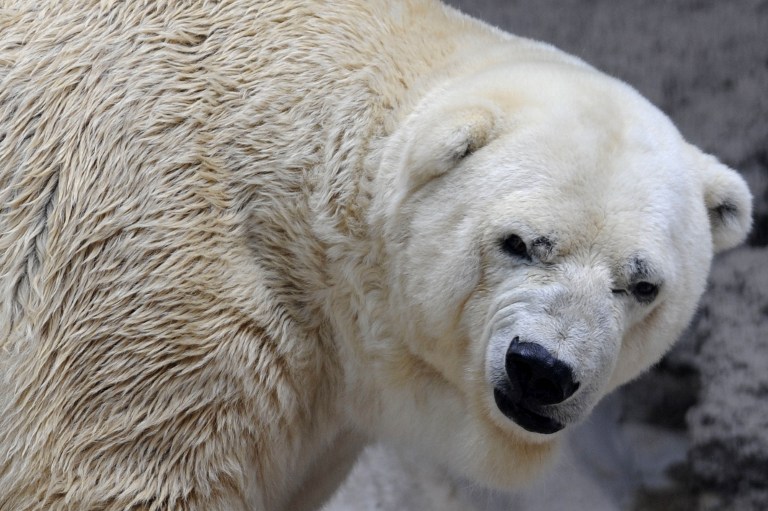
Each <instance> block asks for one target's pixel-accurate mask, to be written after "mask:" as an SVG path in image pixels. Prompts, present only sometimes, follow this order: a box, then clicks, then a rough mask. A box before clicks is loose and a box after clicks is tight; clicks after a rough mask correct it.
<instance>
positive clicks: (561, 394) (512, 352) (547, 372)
mask: <svg viewBox="0 0 768 511" xmlns="http://www.w3.org/2000/svg"><path fill="white" fill-rule="evenodd" d="M506 370H507V376H508V378H509V381H510V384H511V385H512V387H513V388H514V390H515V392H514V393H515V394H516V395H517V396H519V399H520V401H521V402H523V403H525V404H528V405H530V406H542V405H554V404H558V403H562V402H563V401H565V400H566V399H568V398H569V397H571V396H572V395H573V394H574V393H575V392H576V390H577V389H578V388H579V384H578V383H577V382H574V381H573V373H572V371H571V369H570V367H568V366H567V365H566V364H564V363H563V362H562V361H560V360H558V359H556V358H555V357H553V356H552V355H550V354H549V352H548V351H547V350H546V348H544V347H543V346H541V345H540V344H536V343H531V342H520V340H519V338H517V337H515V339H513V341H512V343H510V345H509V348H508V350H507V359H506Z"/></svg>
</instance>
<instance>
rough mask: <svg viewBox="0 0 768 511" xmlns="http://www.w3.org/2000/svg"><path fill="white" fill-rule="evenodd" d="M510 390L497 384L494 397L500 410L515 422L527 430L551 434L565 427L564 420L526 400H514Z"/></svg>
mask: <svg viewBox="0 0 768 511" xmlns="http://www.w3.org/2000/svg"><path fill="white" fill-rule="evenodd" d="M508 390H509V389H504V385H503V384H502V385H497V386H495V387H494V389H493V398H494V400H495V401H496V406H497V407H498V409H499V411H501V413H503V414H504V415H505V416H506V417H507V418H508V419H511V420H512V421H513V422H514V423H515V424H517V425H518V426H520V427H521V428H523V429H524V430H526V431H530V432H532V433H540V434H542V435H551V434H553V433H557V432H558V431H560V430H561V429H563V428H565V424H563V423H562V422H560V421H558V420H556V419H553V418H552V417H548V416H546V415H543V414H541V413H539V412H538V411H534V410H533V409H531V407H527V406H526V405H525V403H524V402H521V401H516V400H513V399H512V397H511V396H510V395H509V392H508Z"/></svg>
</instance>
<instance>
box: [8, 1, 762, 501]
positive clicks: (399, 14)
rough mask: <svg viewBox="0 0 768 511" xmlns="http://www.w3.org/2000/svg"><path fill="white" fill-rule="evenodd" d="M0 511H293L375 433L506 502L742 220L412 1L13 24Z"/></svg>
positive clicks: (656, 116)
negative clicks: (504, 492) (496, 490)
mask: <svg viewBox="0 0 768 511" xmlns="http://www.w3.org/2000/svg"><path fill="white" fill-rule="evenodd" d="M0 41H1V42H2V44H1V45H0V84H2V86H0V163H1V165H0V204H2V209H0V233H1V234H0V279H1V280H0V286H1V287H0V297H2V298H0V300H1V301H0V346H1V347H2V356H1V357H0V510H2V511H11V510H12V511H25V510H110V511H112V510H114V511H116V510H134V511H138V510H145V511H147V510H152V511H158V510H171V509H173V510H188V511H197V510H206V511H223V510H269V511H280V510H290V511H297V510H302V509H314V508H316V507H317V506H319V505H321V503H322V502H323V501H324V499H325V498H326V497H327V496H328V495H329V494H330V493H331V492H332V491H333V488H334V487H335V485H337V484H338V482H339V481H340V480H341V479H342V478H343V477H344V474H345V471H346V470H347V469H348V467H349V466H350V464H351V463H352V462H353V461H354V459H355V457H356V455H357V453H358V451H359V449H360V447H361V446H362V445H363V444H364V443H365V442H367V441H368V440H370V439H373V438H377V439H384V440H385V441H388V442H390V443H392V444H395V445H399V446H401V447H404V448H408V449H412V450H414V451H415V452H419V453H423V455H424V457H425V459H429V460H431V461H432V462H433V463H437V464H441V465H443V466H445V467H448V468H449V469H450V470H452V471H455V472H456V473H458V474H462V475H464V476H466V477H468V478H470V479H472V480H474V481H477V482H478V483H480V484H483V485H487V486H491V487H502V488H505V487H512V486H515V485H519V484H523V483H524V482H525V481H527V480H529V479H530V478H531V477H533V476H535V475H536V474H537V473H539V472H540V471H541V470H542V467H545V466H546V465H547V461H548V460H549V459H550V458H551V457H552V456H553V453H555V452H556V450H557V444H558V440H559V438H561V437H562V432H563V431H564V430H565V431H567V430H568V429H569V427H570V426H572V425H573V424H575V423H577V422H578V421H579V420H581V419H582V418H583V417H584V416H585V415H586V414H588V413H589V411H590V409H591V408H592V407H593V406H594V405H595V403H596V402H597V401H598V400H599V399H600V398H601V397H602V396H603V395H605V394H606V393H607V392H609V391H611V390H612V389H614V388H615V387H617V386H618V385H620V384H622V383H623V382H626V381H627V380H629V379H631V378H633V377H634V376H636V375H637V374H638V373H640V372H642V371H643V370H644V369H646V368H648V367H649V366H650V365H651V364H652V363H653V362H654V361H656V360H658V358H659V357H660V356H661V355H662V354H663V353H664V351H665V350H667V349H668V348H669V346H670V345H671V344H672V342H673V341H674V339H675V338H676V337H677V336H678V335H679V334H680V332H681V331H682V329H683V328H684V327H685V326H686V324H687V323H688V321H689V320H690V318H691V316H692V314H693V312H694V309H695V307H696V303H697V301H698V299H699V297H700V296H701V294H702V292H703V290H704V286H705V281H706V277H707V273H708V269H709V266H710V262H711V259H712V256H713V253H715V252H718V251H721V250H724V249H727V248H729V247H732V246H734V245H735V244H737V243H739V242H740V241H742V240H743V239H744V237H745V235H746V233H747V232H748V230H749V227H750V217H751V197H750V194H749V191H748V189H747V187H746V186H745V184H744V182H743V181H742V179H741V178H740V177H739V176H738V175H737V173H736V172H734V171H733V170H731V169H729V168H727V167H726V166H724V165H722V164H721V163H719V162H718V161H717V160H716V159H714V158H713V157H711V156H707V155H705V154H703V153H702V152H700V151H699V150H698V149H696V148H694V147H692V146H691V145H689V144H688V143H686V142H685V141H684V140H683V139H682V137H681V135H680V134H679V133H678V132H677V131H676V129H675V128H674V127H673V125H672V124H671V123H670V121H669V120H668V119H667V118H666V117H665V116H664V115H663V114H662V113H661V112H659V111H658V110H657V109H655V108H654V107H653V106H651V105H650V104H649V103H648V102H646V101H645V100H644V99H643V98H642V97H640V96H639V95H638V94H637V93H636V92H635V91H633V90H632V89H631V88H630V87H629V86H627V85H625V84H623V83H621V82H619V81H617V80H615V79H613V78H610V77H607V76H605V75H603V74H601V73H599V72H598V71H596V70H595V69H593V68H591V67H590V66H588V65H587V64H585V63H583V62H581V61H580V60H578V59H576V58H574V57H570V56H568V55H566V54H563V53H562V52H560V51H558V50H556V49H554V48H552V47H550V46H547V45H544V44H541V43H537V42H532V41H528V40H525V39H521V38H517V37H514V36H511V35H508V34H505V33H502V32H500V31H498V30H496V29H493V28H491V27H489V26H487V25H485V24H483V23H480V22H478V21H476V20H473V19H471V18H469V17H466V16H464V15H462V14H460V13H459V12H457V11H455V10H453V9H451V8H448V7H446V6H444V5H442V4H440V3H438V2H437V1H435V0H387V1H385V0H339V1H333V2H326V1H320V0H301V1H298V0H282V1H276V0H228V1H220V2H213V1H203V0H199V1H197V0H190V1H188V2H177V1H170V0H161V1H158V2H112V1H96V0H91V1H82V0H61V1H58V2H43V1H39V2H38V1H32V2H30V1H27V0H23V1H22V0H18V1H13V0H6V1H5V2H4V4H3V10H2V16H0Z"/></svg>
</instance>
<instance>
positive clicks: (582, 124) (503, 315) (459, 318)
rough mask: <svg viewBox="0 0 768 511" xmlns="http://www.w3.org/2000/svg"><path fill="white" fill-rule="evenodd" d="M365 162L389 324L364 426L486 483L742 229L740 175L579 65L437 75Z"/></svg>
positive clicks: (572, 406)
mask: <svg viewBox="0 0 768 511" xmlns="http://www.w3.org/2000/svg"><path fill="white" fill-rule="evenodd" d="M378 172H379V173H378V177H377V178H376V179H377V183H376V185H375V190H376V196H375V198H374V202H373V205H372V209H371V225H372V226H373V227H372V229H374V230H375V232H376V233H378V235H379V236H380V237H381V239H382V244H383V246H384V251H385V253H386V257H385V260H386V269H385V274H386V279H387V283H386V286H387V289H388V304H387V307H386V308H387V310H388V311H389V314H390V316H389V318H388V319H387V321H388V322H389V323H391V325H392V326H391V327H389V337H390V339H389V340H388V341H387V346H386V349H382V350H380V352H379V355H378V356H377V358H376V360H375V363H374V364H373V365H372V367H370V368H367V369H366V370H370V371H371V375H372V379H373V380H374V381H376V382H379V383H380V385H379V387H378V390H377V392H378V395H377V399H376V403H377V405H376V413H375V414H374V416H375V418H373V419H371V423H372V424H370V425H369V426H370V427H372V428H374V429H377V430H378V432H379V433H381V434H382V435H383V436H385V437H390V438H393V439H395V440H397V441H400V442H403V443H406V444H408V445H409V446H411V447H413V448H414V449H417V450H422V451H423V452H424V453H425V454H426V455H429V456H432V457H433V458H435V459H437V460H438V461H442V462H443V463H444V464H445V465H447V466H449V467H451V468H453V469H456V470H457V471H459V472H461V473H463V474H465V475H467V476H469V477H470V478H472V479H474V480H477V481H480V482H482V483H485V484H488V485H491V486H509V485H510V484H515V483H517V482H520V481H523V480H525V479H526V478H527V477H528V476H530V475H532V474H535V473H536V472H537V471H538V468H539V467H541V466H542V465H544V463H543V462H544V461H545V460H547V459H549V458H550V457H551V456H550V455H551V454H552V453H553V452H554V451H553V447H554V446H555V445H556V442H555V441H554V440H555V439H556V438H557V437H558V436H559V432H560V431H562V430H564V429H567V428H568V427H569V426H571V425H573V424H576V423H577V422H579V421H580V420H581V419H583V418H584V417H585V416H586V415H587V414H588V413H589V412H590V410H591V409H592V408H593V407H594V406H595V404H596V403H597V402H598V400H599V399H600V398H601V397H602V396H604V395H605V394H606V393H607V392H609V391H611V390H612V389H614V388H616V387H617V386H618V385H620V384H622V383H624V382H626V381H628V380H630V379H632V378H634V377H635V376H637V375H638V374H639V373H641V372H642V371H644V370H646V369H647V368H649V367H650V366H651V365H652V364H653V363H654V362H656V361H658V360H659V358H660V357H661V356H662V355H663V354H664V352H665V351H666V350H667V349H669V347H670V346H671V345H672V343H673V342H674V340H675V339H676V338H677V337H678V336H679V335H680V334H681V332H682V331H683V329H684V328H685V327H686V325H687V324H688V323H689V321H690V320H691V317H692V315H693V313H694V311H695V308H696V304H697V302H698V300H699V298H700V296H701V294H702V293H703V291H704V288H705V284H706V278H707V274H708V271H709V267H710V263H711V260H712V256H713V254H714V253H716V252H718V251H721V250H724V249H727V248H729V247H732V246H734V245H735V244H737V243H739V242H741V241H742V240H743V239H744V238H745V236H746V234H747V232H748V230H749V227H750V223H751V220H750V218H751V197H750V194H749V191H748V189H747V187H746V185H745V183H744V181H743V180H742V179H741V178H740V177H739V176H738V174H737V173H736V172H734V171H733V170H731V169H729V168H727V167H726V166H724V165H722V164H721V163H719V162H718V161H717V160H716V159H715V158H713V157H710V156H707V155H705V154H703V153H702V152H700V151H699V150H698V149H696V148H694V147H693V146H691V145H689V144H688V143H686V142H685V141H684V140H683V138H682V137H681V135H680V134H679V133H678V131H677V130H676V129H675V127H674V126H673V125H672V123H671V122H670V121H669V119H668V118H667V117H666V116H665V115H664V114H663V113H661V112H660V111H659V110H657V109H656V108H654V107H653V106H652V105H651V104H650V103H648V102H647V101H646V100H645V99H643V98H642V97H641V96H640V95H639V94H637V93H636V92H635V91H634V90H633V89H631V88H630V87H629V86H627V85H625V84H623V83H621V82H619V81H618V80H615V79H612V78H609V77H606V76H604V75H601V74H599V73H597V72H596V71H594V70H592V69H591V68H589V67H587V66H586V65H580V64H578V63H560V62H547V61H543V62H533V63H524V64H521V63H516V64H514V65H495V66H492V67H491V68H489V69H486V70H484V71H482V72H479V73H474V74H472V75H471V76H468V77H464V78H458V79H455V80H451V81H448V82H447V83H445V84H443V85H442V86H440V87H438V88H436V89H434V90H433V91H432V92H430V93H429V94H427V95H426V97H425V98H424V99H423V100H422V101H421V102H420V103H419V104H418V105H417V106H416V107H415V108H414V110H413V112H412V113H410V115H409V116H407V118H405V119H404V120H403V122H402V123H401V124H400V126H399V127H398V129H397V130H396V131H395V132H394V133H393V134H392V135H391V136H389V137H388V139H387V140H386V142H385V146H384V148H383V150H382V157H381V163H380V168H379V170H378ZM373 342H375V341H373Z"/></svg>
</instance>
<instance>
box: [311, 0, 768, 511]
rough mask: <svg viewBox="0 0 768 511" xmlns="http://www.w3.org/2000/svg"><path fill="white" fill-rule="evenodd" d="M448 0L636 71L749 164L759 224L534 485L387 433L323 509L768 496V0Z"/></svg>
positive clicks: (673, 505)
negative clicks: (444, 459)
mask: <svg viewBox="0 0 768 511" xmlns="http://www.w3.org/2000/svg"><path fill="white" fill-rule="evenodd" d="M451 3H452V4H454V5H456V6H457V7H459V8H460V9H462V10H464V11H465V12H468V13H470V14H472V15H474V16H477V17H479V18H482V19H485V20H487V21H489V22H490V23H492V24H494V25H497V26H500V27H502V28H504V29H506V30H509V31H511V32H514V33H516V34H519V35H524V36H527V37H531V38H534V39H540V40H544V41H547V42H550V43H553V44H554V45H556V46H558V47H560V48H562V49H564V50H566V51H568V52H570V53H573V54H575V55H578V56H580V57H582V58H583V59H584V60H586V61H588V62H590V63H592V64H593V65H595V66H596V67H598V68H600V69H602V70H604V71H606V72H608V73H610V74H612V75H614V76H617V77H619V78H621V79H623V80H625V81H627V82H628V83H630V84H632V85H633V86H634V87H636V88H637V89H638V90H640V92H641V93H643V94H644V95H645V96H646V97H648V98H649V99H650V100H651V101H653V102H654V103H655V104H656V105H658V106H659V107H660V108H662V109H663V110H664V111H665V112H666V113H667V114H668V115H670V116H671V117H672V119H673V120H674V121H675V123H676V124H677V125H678V127H679V128H680V130H681V131H682V132H683V134H684V135H685V136H686V137H687V138H688V139H689V140H691V141H692V142H694V143H695V144H697V145H699V146H700V147H702V148H704V149H705V150H706V151H708V152H711V153H713V154H716V155H717V156H719V157H720V159H721V160H723V161H724V162H725V163H727V164H729V165H731V166H733V167H735V168H738V169H739V170H741V171H742V173H743V175H744V176H745V177H746V179H747V180H748V182H749V184H750V187H751V188H752V191H753V194H754V195H755V199H756V210H755V229H754V232H753V234H752V236H751V237H750V239H749V242H748V245H747V246H745V247H742V248H739V249H736V250H733V251H731V252H729V253H727V254H724V255H722V256H720V257H718V258H717V259H716V261H715V263H714V267H713V273H712V276H711V278H710V288H709V291H708V293H707V295H706V296H705V298H704V300H703V302H702V305H701V307H700V310H699V313H698V314H697V316H696V318H695V319H694V321H693V324H692V325H691V328H690V329H689V332H688V333H687V334H686V335H685V337H684V339H683V340H682V341H681V342H680V344H679V345H678V346H677V348H676V349H675V350H673V351H672V352H671V353H670V354H669V356H668V357H667V358H665V360H664V361H663V362H662V363H661V364H659V366H658V367H657V368H655V369H654V370H653V371H652V372H650V373H649V374H647V375H646V376H644V377H643V378H641V379H640V380H638V381H637V382H634V383H632V384H630V385H629V386H627V387H626V388H624V389H623V390H621V391H620V392H617V393H616V394H614V395H613V396H611V397H610V398H608V399H606V400H605V401H604V402H603V403H602V404H601V405H600V406H599V407H598V409H597V410H596V413H595V414H594V416H593V417H592V418H591V419H590V420H589V421H588V422H586V423H585V424H583V425H582V426H581V427H580V428H578V430H577V431H575V432H574V433H573V434H572V435H571V437H570V442H569V445H568V448H567V449H566V451H565V453H564V455H563V458H562V460H561V462H560V464H559V466H558V467H557V469H556V470H555V471H554V472H553V473H552V474H551V475H550V476H548V477H547V478H545V479H544V480H542V481H541V482H540V483H539V484H538V485H537V486H535V487H534V488H532V489H530V490H528V491H526V492H523V493H518V494H514V495H512V494H500V493H492V492H487V491H484V490H481V489H478V488H473V487H471V486H469V485H468V484H467V483H465V482H463V481H457V480H455V479H452V478H450V477H449V476H448V475H446V474H444V473H442V472H440V471H439V470H438V469H435V468H433V467H430V466H427V465H424V463H423V462H421V461H419V460H414V459H410V458H409V457H408V456H407V455H405V454H402V453H397V452H395V451H392V450H390V449H388V448H386V447H382V446H374V447H372V448H371V449H369V450H368V451H366V453H365V455H364V456H363V459H362V460H361V462H360V463H359V464H358V466H357V467H356V469H355V471H354V472H353V474H352V476H351V477H350V479H349V480H348V481H347V483H346V484H345V486H344V487H343V488H342V490H341V491H340V492H339V494H338V495H337V496H336V498H335V500H334V501H333V502H332V503H331V504H330V505H329V506H328V507H327V508H326V510H327V511H352V510H355V511H362V510H378V511H416V510H419V511H429V510H436V511H437V510H440V511H454V510H455V511H458V510H464V511H467V510H475V511H502V510H522V511H529V510H530V511H534V510H535V511H560V510H562V511H577V510H578V511H581V510H587V509H588V510H590V511H602V510H606V511H618V510H631V511H655V510H659V511H661V510H664V511H675V510H680V511H682V510H686V511H689V510H700V511H713V510H734V511H742V510H743V511H751V510H755V511H758V510H761V511H762V510H766V509H768V0H729V1H723V0H644V1H642V2H640V1H637V0H557V1H553V0H550V1H542V0H453V1H452V2H451Z"/></svg>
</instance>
